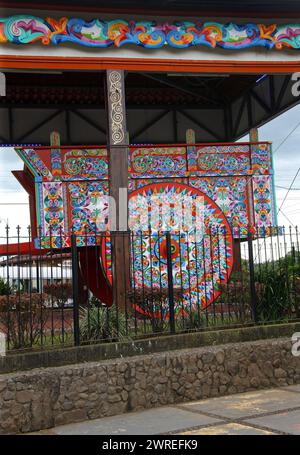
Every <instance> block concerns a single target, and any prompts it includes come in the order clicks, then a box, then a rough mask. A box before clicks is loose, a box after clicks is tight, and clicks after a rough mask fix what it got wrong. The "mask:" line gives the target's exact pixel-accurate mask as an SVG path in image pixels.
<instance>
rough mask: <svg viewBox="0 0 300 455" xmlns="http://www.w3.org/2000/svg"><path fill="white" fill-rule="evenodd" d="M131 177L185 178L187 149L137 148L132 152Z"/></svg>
mask: <svg viewBox="0 0 300 455" xmlns="http://www.w3.org/2000/svg"><path fill="white" fill-rule="evenodd" d="M130 171H131V177H132V178H137V177H140V176H141V175H143V176H144V177H145V176H149V177H173V176H176V177H178V176H180V175H182V176H184V175H185V174H186V172H187V163H186V148H185V147H166V148H159V147H153V148H137V149H131V151H130Z"/></svg>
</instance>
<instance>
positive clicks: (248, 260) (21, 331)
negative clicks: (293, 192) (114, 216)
mask: <svg viewBox="0 0 300 455" xmlns="http://www.w3.org/2000/svg"><path fill="white" fill-rule="evenodd" d="M50 234H51V235H50V241H49V242H48V244H47V245H48V246H47V248H46V249H38V248H36V247H38V246H39V245H41V244H42V243H43V241H45V239H39V240H38V241H36V242H35V243H34V242H33V241H32V233H31V231H30V230H28V231H26V230H25V231H24V232H23V230H22V229H20V228H17V231H16V233H15V235H13V234H12V230H11V229H9V228H7V229H6V231H5V232H4V233H3V235H2V237H0V331H1V332H2V333H4V334H5V335H6V343H7V348H8V349H9V350H16V349H39V348H49V347H56V346H57V347H58V346H61V345H74V344H75V345H80V344H84V343H91V342H103V341H106V342H109V341H116V340H122V339H123V340H130V339H133V338H137V337H145V336H147V337H148V336H154V335H156V334H167V333H182V332H188V331H193V330H207V329H210V328H220V327H230V326H233V325H245V324H255V323H268V322H277V321H288V320H291V319H297V318H300V249H299V235H298V230H297V228H287V229H284V228H277V227H276V228H275V227H274V228H272V229H268V230H264V229H261V228H260V229H249V230H248V232H246V233H245V232H244V231H243V232H240V233H237V232H236V230H235V232H234V236H233V235H232V233H231V232H230V231H229V230H226V229H225V228H222V227H215V228H210V229H209V230H207V229H206V230H204V231H203V232H199V231H191V232H188V233H186V232H185V233H182V232H138V233H132V232H129V233H128V232H121V233H120V232H119V233H105V234H103V235H99V234H94V233H93V232H88V233H84V234H81V235H80V236H79V235H75V234H72V235H70V239H69V240H70V241H69V244H67V243H66V242H53V241H52V240H51V238H54V237H55V236H56V235H57V232H53V233H50ZM44 244H45V242H44ZM58 244H59V245H61V246H60V247H59V248H58V247H57V245H58ZM53 245H55V248H54V246H53Z"/></svg>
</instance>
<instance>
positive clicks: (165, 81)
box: [142, 73, 224, 107]
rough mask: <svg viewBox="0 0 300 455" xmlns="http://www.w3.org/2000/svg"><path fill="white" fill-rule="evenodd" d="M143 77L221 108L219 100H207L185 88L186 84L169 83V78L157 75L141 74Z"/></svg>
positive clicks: (203, 96)
mask: <svg viewBox="0 0 300 455" xmlns="http://www.w3.org/2000/svg"><path fill="white" fill-rule="evenodd" d="M142 74H143V76H145V77H148V78H149V79H153V80H154V81H157V82H160V83H161V84H164V85H167V86H169V87H171V88H175V89H177V90H180V91H181V92H183V93H187V94H188V95H192V96H196V97H198V98H201V99H203V100H205V101H207V102H209V103H210V104H214V105H217V106H218V107H222V106H223V105H224V104H223V103H222V102H221V103H220V101H219V100H215V99H213V98H209V97H207V96H205V95H203V94H202V93H200V92H198V91H197V90H193V89H191V88H190V87H187V85H186V84H178V83H177V82H174V81H170V78H169V77H168V76H163V75H157V74H155V75H154V74H152V73H142Z"/></svg>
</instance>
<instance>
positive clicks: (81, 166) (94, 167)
mask: <svg viewBox="0 0 300 455" xmlns="http://www.w3.org/2000/svg"><path fill="white" fill-rule="evenodd" d="M63 168H64V172H65V174H66V177H67V179H68V180H76V179H82V180H83V179H87V178H90V179H93V178H94V179H95V178H98V179H103V178H107V174H108V161H107V150H106V149H78V150H77V149H72V150H70V151H68V152H67V153H65V155H64V158H63Z"/></svg>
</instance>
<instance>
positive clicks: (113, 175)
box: [105, 70, 130, 309]
mask: <svg viewBox="0 0 300 455" xmlns="http://www.w3.org/2000/svg"><path fill="white" fill-rule="evenodd" d="M105 82H106V83H105V100H106V115H107V150H108V166H109V194H110V196H111V197H112V198H113V199H114V201H115V202H114V207H111V210H115V221H116V223H115V224H116V226H115V229H116V231H115V232H111V242H112V259H113V264H112V267H113V271H112V272H113V302H114V304H115V305H116V306H117V308H118V309H124V308H125V307H126V300H127V299H126V293H127V291H129V276H130V275H129V272H130V269H129V267H130V264H129V233H128V153H129V147H128V146H129V144H128V134H127V126H126V106H125V84H124V71H121V70H107V71H106V81H105ZM110 206H111V205H110Z"/></svg>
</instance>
